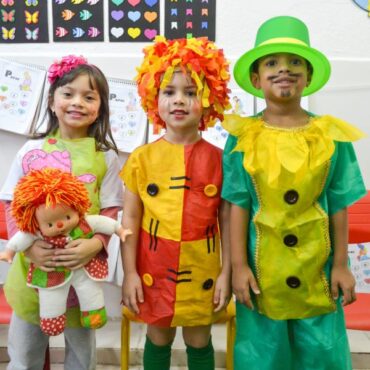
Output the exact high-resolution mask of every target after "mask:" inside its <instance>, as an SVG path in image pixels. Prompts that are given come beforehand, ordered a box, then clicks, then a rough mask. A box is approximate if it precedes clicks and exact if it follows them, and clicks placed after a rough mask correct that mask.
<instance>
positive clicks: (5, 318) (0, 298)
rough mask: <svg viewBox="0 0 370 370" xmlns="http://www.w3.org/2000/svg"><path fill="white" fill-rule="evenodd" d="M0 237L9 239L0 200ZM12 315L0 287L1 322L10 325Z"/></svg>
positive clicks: (47, 365)
mask: <svg viewBox="0 0 370 370" xmlns="http://www.w3.org/2000/svg"><path fill="white" fill-rule="evenodd" d="M0 239H5V240H6V239H8V233H7V230H6V219H5V207H4V203H2V202H1V201H0ZM11 316H12V309H11V307H10V306H9V305H8V302H7V301H6V298H5V294H4V290H3V287H2V286H1V287H0V324H5V325H9V323H10V318H11ZM44 370H50V351H49V346H48V348H47V349H46V352H45V362H44Z"/></svg>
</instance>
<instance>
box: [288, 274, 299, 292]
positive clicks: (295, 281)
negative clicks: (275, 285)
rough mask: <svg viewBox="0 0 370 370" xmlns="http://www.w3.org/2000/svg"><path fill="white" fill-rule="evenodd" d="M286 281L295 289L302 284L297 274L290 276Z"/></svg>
mask: <svg viewBox="0 0 370 370" xmlns="http://www.w3.org/2000/svg"><path fill="white" fill-rule="evenodd" d="M286 283H287V284H288V286H289V287H291V288H293V289H295V288H298V287H299V286H300V285H301V281H300V280H299V279H298V278H297V277H296V276H289V277H288V278H287V279H286Z"/></svg>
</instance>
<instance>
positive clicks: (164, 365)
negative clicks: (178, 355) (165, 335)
mask: <svg viewBox="0 0 370 370" xmlns="http://www.w3.org/2000/svg"><path fill="white" fill-rule="evenodd" d="M171 345H172V343H171V344H167V345H165V346H157V345H156V344H154V343H153V342H152V341H151V340H150V339H149V338H148V337H146V341H145V346H144V370H169V369H170V366H171Z"/></svg>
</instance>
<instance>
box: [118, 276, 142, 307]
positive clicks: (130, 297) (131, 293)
mask: <svg viewBox="0 0 370 370" xmlns="http://www.w3.org/2000/svg"><path fill="white" fill-rule="evenodd" d="M138 301H139V302H140V303H143V302H144V293H143V286H142V284H141V279H140V276H139V274H138V273H137V272H129V273H126V274H125V276H124V278H123V284H122V303H123V304H124V305H125V306H126V307H127V308H128V309H129V310H130V311H133V312H135V313H139V312H140V310H139V306H138V305H137V303H138Z"/></svg>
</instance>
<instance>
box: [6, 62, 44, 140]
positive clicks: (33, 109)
mask: <svg viewBox="0 0 370 370" xmlns="http://www.w3.org/2000/svg"><path fill="white" fill-rule="evenodd" d="M45 77H46V70H45V69H43V68H42V67H39V66H34V65H26V64H21V63H15V62H12V61H9V60H5V59H0V129H2V130H7V131H12V132H15V133H19V134H27V133H28V132H29V131H30V128H31V126H32V124H33V122H34V120H35V119H36V117H37V113H38V108H39V106H40V104H41V99H40V98H41V95H42V90H43V87H44V82H45Z"/></svg>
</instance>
